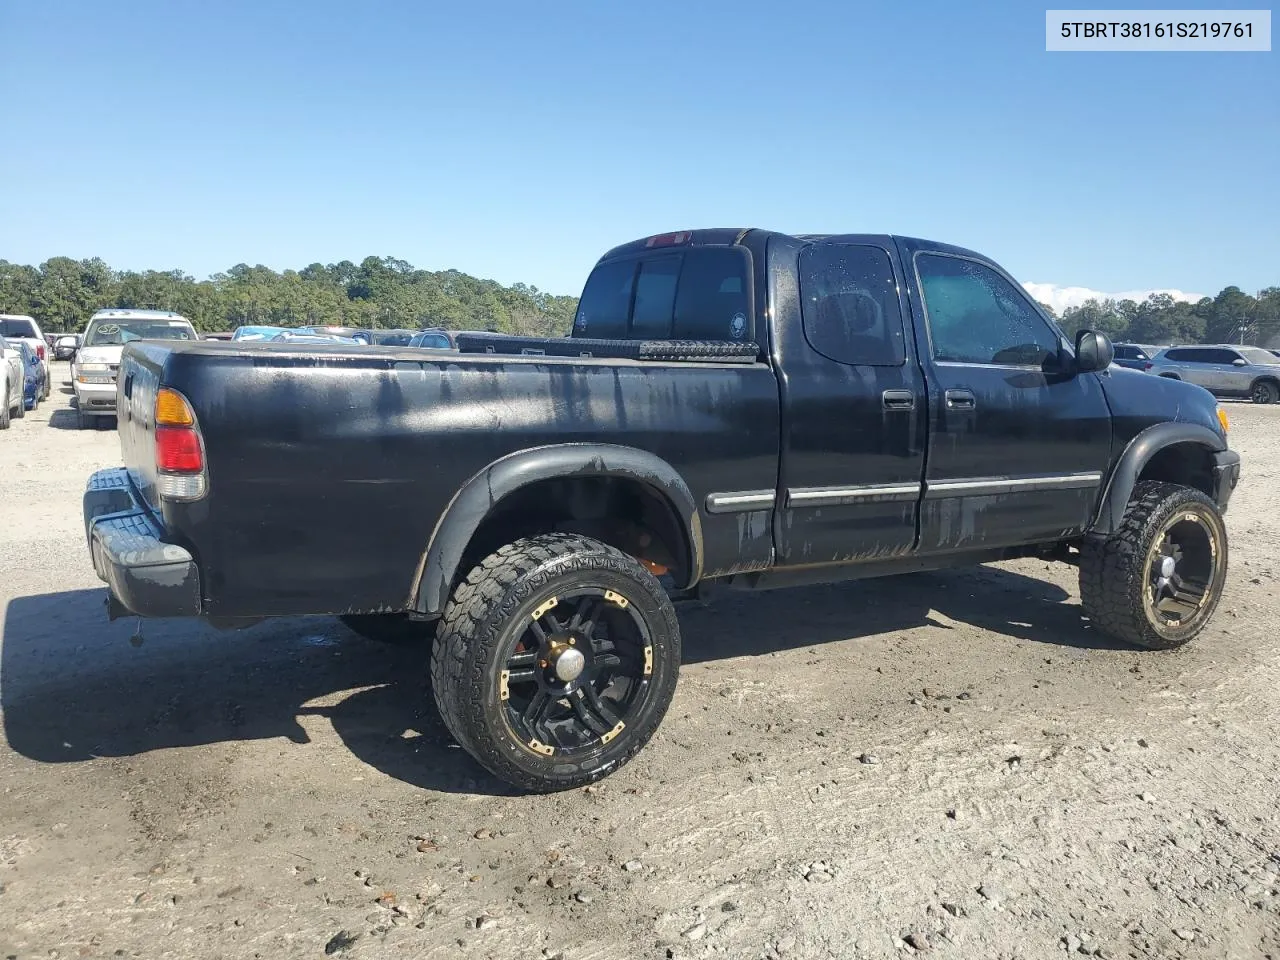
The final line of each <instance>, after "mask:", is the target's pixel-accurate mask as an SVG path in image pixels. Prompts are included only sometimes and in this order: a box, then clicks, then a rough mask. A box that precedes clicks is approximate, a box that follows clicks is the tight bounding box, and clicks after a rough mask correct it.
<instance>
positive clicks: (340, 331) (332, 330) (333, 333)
mask: <svg viewBox="0 0 1280 960" xmlns="http://www.w3.org/2000/svg"><path fill="white" fill-rule="evenodd" d="M368 332H369V331H368V330H362V329H361V328H360V327H335V326H324V325H321V326H310V327H298V329H296V330H294V331H293V333H308V334H312V335H314V336H318V337H346V338H348V339H349V340H351V341H353V342H355V343H359V342H360V341H358V340H356V336H357V335H358V334H361V333H368Z"/></svg>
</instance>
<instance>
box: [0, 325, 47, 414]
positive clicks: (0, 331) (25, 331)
mask: <svg viewBox="0 0 1280 960" xmlns="http://www.w3.org/2000/svg"><path fill="white" fill-rule="evenodd" d="M0 337H4V338H5V339H6V340H8V341H9V343H10V344H12V343H13V342H14V341H15V340H21V341H23V342H25V343H27V344H28V345H29V346H30V347H31V348H32V349H33V350H35V352H36V356H37V357H39V358H40V362H41V363H42V364H44V372H45V384H46V386H45V394H44V395H45V397H47V396H49V391H48V384H49V382H50V381H51V380H52V379H53V377H52V376H51V371H50V369H49V345H48V344H47V343H45V341H44V334H43V333H41V332H40V324H38V323H36V321H35V318H34V317H28V316H26V315H25V314H19V313H0Z"/></svg>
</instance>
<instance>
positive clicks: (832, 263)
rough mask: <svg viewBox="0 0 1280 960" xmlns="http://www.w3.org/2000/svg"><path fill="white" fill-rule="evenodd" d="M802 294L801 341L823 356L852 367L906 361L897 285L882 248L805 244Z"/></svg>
mask: <svg viewBox="0 0 1280 960" xmlns="http://www.w3.org/2000/svg"><path fill="white" fill-rule="evenodd" d="M800 298H801V319H802V322H803V324H804V335H805V339H806V340H808V341H809V346H811V347H812V348H813V349H814V350H815V351H817V352H818V353H820V354H822V355H823V356H824V357H827V358H828V359H830V360H835V361H837V362H839V363H847V364H851V365H855V366H872V367H897V366H901V365H902V364H903V363H905V362H906V346H905V337H906V332H905V329H904V327H903V323H902V310H901V308H900V306H899V303H898V283H897V280H896V279H895V277H894V275H893V263H892V262H891V261H890V260H889V254H888V253H886V252H885V251H884V250H883V249H881V248H880V247H875V246H870V245H867V244H828V243H823V244H816V245H814V246H810V247H806V248H805V249H804V250H803V251H801V254H800Z"/></svg>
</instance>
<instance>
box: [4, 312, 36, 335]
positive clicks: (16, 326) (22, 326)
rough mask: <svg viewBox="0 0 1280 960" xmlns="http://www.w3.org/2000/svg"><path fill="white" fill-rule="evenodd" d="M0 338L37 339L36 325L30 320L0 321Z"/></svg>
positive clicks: (11, 318) (8, 319)
mask: <svg viewBox="0 0 1280 960" xmlns="http://www.w3.org/2000/svg"><path fill="white" fill-rule="evenodd" d="M0 337H31V338H32V339H38V337H37V334H36V325H35V324H34V323H32V322H31V321H30V320H15V319H14V318H13V317H9V318H7V319H4V320H0Z"/></svg>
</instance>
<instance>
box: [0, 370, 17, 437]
mask: <svg viewBox="0 0 1280 960" xmlns="http://www.w3.org/2000/svg"><path fill="white" fill-rule="evenodd" d="M3 362H4V361H2V360H0V363H3ZM19 406H21V404H19ZM9 416H10V415H9V385H8V384H5V387H4V395H3V397H0V430H8V429H9Z"/></svg>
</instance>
